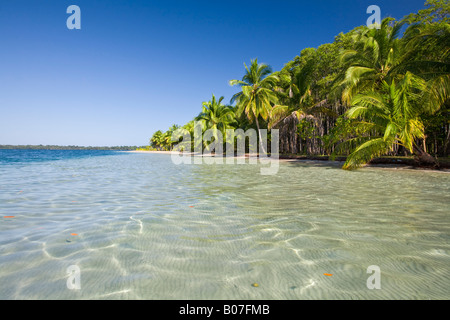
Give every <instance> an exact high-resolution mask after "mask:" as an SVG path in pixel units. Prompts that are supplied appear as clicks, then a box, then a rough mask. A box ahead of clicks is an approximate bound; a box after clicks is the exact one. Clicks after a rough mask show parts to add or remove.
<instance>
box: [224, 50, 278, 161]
mask: <svg viewBox="0 0 450 320" xmlns="http://www.w3.org/2000/svg"><path fill="white" fill-rule="evenodd" d="M244 66H245V70H246V73H245V75H244V76H243V77H242V80H230V82H229V83H230V85H231V86H236V85H237V86H240V87H241V91H240V92H238V93H236V94H235V95H233V97H232V98H231V103H234V102H236V104H237V107H238V110H237V115H241V114H243V113H245V115H246V116H247V118H248V120H249V122H250V123H252V122H253V121H255V122H256V127H257V129H258V135H259V142H260V148H261V150H263V153H266V150H265V148H264V145H263V143H262V136H261V131H260V125H259V120H258V119H259V117H261V118H262V119H264V120H268V118H269V116H270V115H271V113H272V108H273V105H276V104H277V103H278V97H277V95H276V93H275V86H276V83H277V82H278V80H279V79H278V77H277V76H276V75H273V74H272V68H271V67H270V66H269V65H267V64H264V63H258V59H254V60H252V61H251V64H250V67H247V65H246V64H245V63H244Z"/></svg>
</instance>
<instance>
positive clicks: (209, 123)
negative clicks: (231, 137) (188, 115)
mask: <svg viewBox="0 0 450 320" xmlns="http://www.w3.org/2000/svg"><path fill="white" fill-rule="evenodd" d="M223 99H224V97H223V96H222V97H220V98H219V100H217V99H216V97H215V96H214V95H212V99H211V100H210V101H208V102H203V107H202V112H201V113H200V114H199V115H198V116H197V117H196V118H195V120H197V121H204V124H205V129H212V130H213V131H214V137H215V138H216V139H217V131H220V132H221V133H222V135H223V136H225V131H226V129H229V128H232V127H233V125H234V124H235V122H236V120H235V119H234V111H233V108H232V107H231V106H227V105H224V104H222V101H223Z"/></svg>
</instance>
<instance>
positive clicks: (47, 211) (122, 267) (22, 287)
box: [0, 153, 450, 299]
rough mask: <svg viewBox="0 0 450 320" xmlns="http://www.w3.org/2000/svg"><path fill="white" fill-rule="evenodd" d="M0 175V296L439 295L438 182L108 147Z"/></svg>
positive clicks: (444, 246)
mask: <svg viewBox="0 0 450 320" xmlns="http://www.w3.org/2000/svg"><path fill="white" fill-rule="evenodd" d="M0 177H1V178H0V191H1V192H0V216H1V217H2V218H1V220H0V230H1V233H0V264H1V266H2V268H0V283H1V284H2V285H1V286H0V298H2V299H78V298H79V299H448V298H449V297H450V295H449V290H448V288H449V287H450V276H449V275H448V272H447V271H448V265H449V262H450V254H449V234H450V233H449V230H450V221H449V218H448V212H450V205H449V204H450V175H449V174H445V173H436V172H421V171H414V170H393V169H379V168H377V169H374V168H366V169H363V170H360V171H356V172H347V171H343V170H341V169H339V167H337V166H335V165H333V164H328V163H314V162H304V163H295V162H283V163H281V164H280V170H279V172H278V174H277V175H275V176H262V175H260V171H259V165H249V164H247V165H221V166H220V165H180V166H176V165H174V164H173V163H172V162H171V161H170V156H167V155H159V154H134V153H112V154H106V155H105V154H102V155H101V156H99V155H95V156H90V157H87V156H83V157H73V156H72V157H70V158H68V159H64V157H62V158H59V159H51V161H40V162H32V161H30V162H26V163H24V162H17V163H8V164H7V165H6V164H2V163H0ZM4 216H13V217H14V218H9V219H6V218H3V217H4ZM71 265H76V266H78V267H79V269H80V271H81V278H80V279H81V281H80V283H81V289H80V290H69V289H68V287H67V280H68V278H69V275H68V273H67V268H68V267H69V266H71ZM370 265H377V266H379V267H380V269H381V283H382V288H381V290H369V289H368V288H367V286H366V282H367V278H368V277H369V276H370V274H368V273H367V267H369V266H370ZM326 274H327V275H326ZM255 283H256V284H258V285H257V286H255V285H252V284H255Z"/></svg>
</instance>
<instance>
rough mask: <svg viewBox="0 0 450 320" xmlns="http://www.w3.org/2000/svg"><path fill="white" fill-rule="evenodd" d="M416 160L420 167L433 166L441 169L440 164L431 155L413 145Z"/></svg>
mask: <svg viewBox="0 0 450 320" xmlns="http://www.w3.org/2000/svg"><path fill="white" fill-rule="evenodd" d="M413 153H414V158H415V159H416V161H417V162H418V163H419V165H424V166H431V167H435V168H439V163H438V162H437V161H436V159H435V158H433V157H432V156H431V155H430V154H429V153H427V152H426V151H424V150H422V148H420V147H419V146H418V145H417V144H415V143H414V145H413Z"/></svg>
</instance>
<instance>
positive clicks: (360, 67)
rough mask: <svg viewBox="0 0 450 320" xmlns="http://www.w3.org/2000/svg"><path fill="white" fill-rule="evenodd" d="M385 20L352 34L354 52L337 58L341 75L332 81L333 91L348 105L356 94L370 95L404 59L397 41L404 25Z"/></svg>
mask: <svg viewBox="0 0 450 320" xmlns="http://www.w3.org/2000/svg"><path fill="white" fill-rule="evenodd" d="M393 20H394V19H393V18H385V19H383V21H382V22H381V26H380V28H379V29H377V28H373V29H370V28H367V27H364V28H361V29H357V30H356V31H355V35H354V41H355V48H354V49H351V50H345V51H343V53H342V54H341V61H342V63H343V64H344V68H343V72H341V74H340V75H338V76H337V77H336V80H335V84H336V85H335V89H337V90H340V91H341V92H342V100H343V101H344V102H347V103H348V104H349V103H350V102H351V100H352V97H353V96H354V95H355V94H357V93H360V92H364V91H366V92H368V91H374V90H377V89H379V88H380V87H381V83H382V82H383V81H388V82H389V81H390V79H393V78H394V76H395V70H396V68H395V67H397V66H398V65H399V64H401V63H402V59H403V58H404V57H403V55H402V53H403V52H402V46H401V40H400V39H399V38H398V37H399V35H400V32H401V28H402V26H403V25H404V22H395V23H394V24H393V25H392V21H393Z"/></svg>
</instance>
